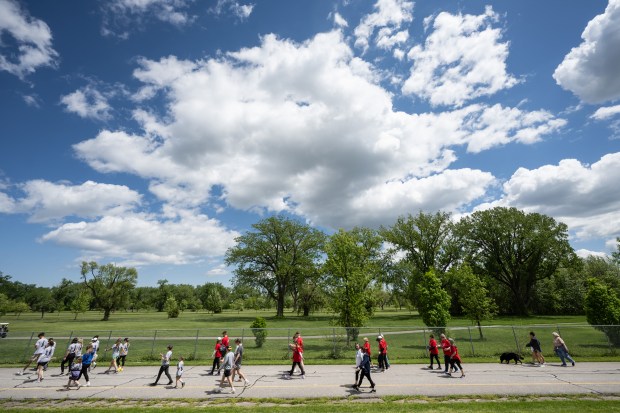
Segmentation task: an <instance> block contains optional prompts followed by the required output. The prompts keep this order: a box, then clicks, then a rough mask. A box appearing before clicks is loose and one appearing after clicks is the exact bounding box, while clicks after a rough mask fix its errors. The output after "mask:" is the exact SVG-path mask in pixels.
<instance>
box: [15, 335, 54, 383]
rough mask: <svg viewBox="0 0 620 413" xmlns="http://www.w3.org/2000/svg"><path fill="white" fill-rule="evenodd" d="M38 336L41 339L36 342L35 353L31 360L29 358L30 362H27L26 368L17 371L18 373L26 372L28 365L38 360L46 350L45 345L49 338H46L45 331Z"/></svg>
mask: <svg viewBox="0 0 620 413" xmlns="http://www.w3.org/2000/svg"><path fill="white" fill-rule="evenodd" d="M38 337H39V339H38V340H37V342H36V343H34V354H33V355H32V357H31V358H30V360H28V364H26V366H25V367H24V369H23V370H22V371H18V372H17V374H18V375H20V376H21V375H22V374H24V373H25V372H26V369H28V367H30V365H31V364H32V363H33V362H35V361H38V360H39V357H41V354H43V353H44V352H45V347H46V346H47V339H46V338H45V333H39V336H38Z"/></svg>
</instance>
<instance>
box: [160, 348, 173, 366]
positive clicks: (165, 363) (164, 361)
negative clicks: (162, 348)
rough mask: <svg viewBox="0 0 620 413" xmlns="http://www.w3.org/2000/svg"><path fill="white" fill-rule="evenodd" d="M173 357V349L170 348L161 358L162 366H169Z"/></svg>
mask: <svg viewBox="0 0 620 413" xmlns="http://www.w3.org/2000/svg"><path fill="white" fill-rule="evenodd" d="M171 358H172V350H168V352H167V353H166V355H165V356H164V358H163V359H162V360H161V365H162V366H169V365H170V359H171Z"/></svg>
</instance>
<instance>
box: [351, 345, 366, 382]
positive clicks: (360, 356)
mask: <svg viewBox="0 0 620 413" xmlns="http://www.w3.org/2000/svg"><path fill="white" fill-rule="evenodd" d="M355 350H357V351H356V353H355V383H353V385H356V384H357V381H358V379H359V378H360V369H361V367H360V366H361V365H362V361H364V352H363V351H362V348H361V347H360V345H359V344H358V343H355Z"/></svg>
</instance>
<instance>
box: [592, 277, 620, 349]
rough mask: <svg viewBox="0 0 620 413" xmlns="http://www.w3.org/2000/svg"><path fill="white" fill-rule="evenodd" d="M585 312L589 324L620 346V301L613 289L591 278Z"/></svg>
mask: <svg viewBox="0 0 620 413" xmlns="http://www.w3.org/2000/svg"><path fill="white" fill-rule="evenodd" d="M585 311H586V320H588V323H590V324H591V325H593V326H594V328H596V329H597V330H600V331H602V332H604V333H605V335H607V338H608V339H609V341H610V342H611V343H612V344H613V345H614V346H618V345H620V299H619V298H618V296H617V294H616V292H615V291H614V290H613V289H611V288H610V287H609V286H607V285H605V284H603V283H601V282H600V281H598V280H596V279H594V278H590V279H589V280H588V292H587V294H586V299H585Z"/></svg>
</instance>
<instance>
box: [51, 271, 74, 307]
mask: <svg viewBox="0 0 620 413" xmlns="http://www.w3.org/2000/svg"><path fill="white" fill-rule="evenodd" d="M79 293H80V285H78V284H77V283H75V282H73V281H71V280H67V279H66V278H63V279H62V281H60V284H58V285H57V286H55V287H53V288H52V297H54V300H55V301H56V303H58V308H59V309H60V310H68V309H69V307H70V306H71V303H72V302H73V301H74V300H75V299H76V297H77V296H78V294H79Z"/></svg>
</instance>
